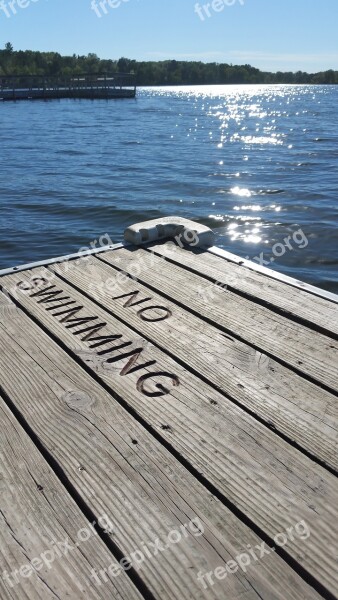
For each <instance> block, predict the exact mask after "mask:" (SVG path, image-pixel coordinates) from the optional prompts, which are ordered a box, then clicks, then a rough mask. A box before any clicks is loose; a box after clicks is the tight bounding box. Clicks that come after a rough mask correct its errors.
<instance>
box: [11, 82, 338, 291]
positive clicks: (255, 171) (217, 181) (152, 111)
mask: <svg viewBox="0 0 338 600" xmlns="http://www.w3.org/2000/svg"><path fill="white" fill-rule="evenodd" d="M337 113H338V88H337V87H336V86H307V85H306V86H298V85H295V86H292V85H275V86H273V85H266V86H250V85H241V86H239V85H238V86H234V85H230V86H186V87H183V86H182V87H161V88H142V89H140V90H139V91H138V97H137V99H136V100H115V101H110V102H107V101H99V100H98V101H85V100H83V101H72V100H63V101H55V102H47V103H44V102H38V101H37V102H28V103H25V102H23V103H20V102H18V103H5V104H3V105H0V119H1V129H0V143H1V149H2V153H3V157H4V158H5V160H3V161H2V162H1V165H0V267H5V266H13V265H15V264H19V263H22V262H27V261H32V260H38V259H43V258H47V257H50V256H55V255H60V254H65V253H68V252H71V251H76V250H77V249H78V248H80V247H82V246H85V245H88V244H89V243H90V242H91V241H93V240H95V239H98V237H99V236H100V235H102V234H104V233H109V235H110V237H111V238H112V240H113V241H120V240H121V239H122V234H123V230H124V228H125V227H126V226H127V225H129V224H131V223H135V222H138V221H142V220H145V219H150V218H156V217H160V216H162V215H175V214H177V215H180V216H184V217H187V218H192V219H195V220H198V221H200V222H202V223H205V224H206V225H209V226H210V227H212V228H213V229H215V230H216V232H217V234H218V238H217V244H218V245H219V246H221V247H224V248H227V249H229V250H230V251H232V252H234V253H235V254H239V255H241V256H249V257H250V258H253V257H255V256H257V255H259V253H260V252H265V253H266V252H267V253H269V251H270V250H271V248H272V247H273V245H274V244H275V243H282V242H283V240H284V239H285V237H287V236H288V235H291V236H292V235H294V233H295V232H296V231H298V230H299V228H302V231H303V232H304V234H305V235H306V237H307V239H308V244H307V246H306V247H304V248H302V249H300V248H299V247H297V246H296V245H295V247H294V249H293V250H292V251H291V250H289V251H288V252H286V253H285V254H284V255H283V256H281V257H279V258H278V260H277V259H276V260H275V262H274V265H273V268H275V269H280V270H282V271H284V272H286V273H288V274H290V275H292V276H295V277H298V278H300V279H303V280H305V281H310V282H311V283H315V284H317V285H320V286H323V287H326V288H329V289H331V290H335V291H338V278H337V264H338V233H337V224H338V207H337V193H338V183H337V172H338V151H337V147H338V146H337V142H338V133H337V130H336V129H335V128H334V127H333V123H334V122H337V119H338V114H337Z"/></svg>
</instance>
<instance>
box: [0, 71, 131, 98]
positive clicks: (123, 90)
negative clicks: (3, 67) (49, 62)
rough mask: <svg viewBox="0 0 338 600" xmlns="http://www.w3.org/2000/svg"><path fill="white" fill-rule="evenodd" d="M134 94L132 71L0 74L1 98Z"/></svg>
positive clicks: (89, 96)
mask: <svg viewBox="0 0 338 600" xmlns="http://www.w3.org/2000/svg"><path fill="white" fill-rule="evenodd" d="M135 96H136V83H135V77H134V75H131V74H121V73H112V74H108V73H106V74H103V75H97V74H95V75H76V76H70V77H42V76H36V77H28V76H16V75H15V76H0V100H55V99H62V98H78V99H81V98H87V99H91V100H94V99H106V100H111V99H114V98H135Z"/></svg>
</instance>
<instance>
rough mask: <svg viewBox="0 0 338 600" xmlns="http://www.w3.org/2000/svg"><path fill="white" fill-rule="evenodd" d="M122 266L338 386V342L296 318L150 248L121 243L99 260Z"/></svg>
mask: <svg viewBox="0 0 338 600" xmlns="http://www.w3.org/2000/svg"><path fill="white" fill-rule="evenodd" d="M102 257H104V260H105V261H106V262H109V263H110V264H115V265H116V266H119V267H120V268H121V269H123V270H126V271H127V272H128V269H134V272H135V269H136V265H139V274H138V275H137V278H138V279H139V280H140V281H141V282H142V283H146V284H147V285H151V286H153V287H154V288H155V289H156V290H157V291H158V292H162V293H165V294H166V295H168V296H169V298H170V299H171V300H173V301H174V302H179V303H181V304H182V305H183V306H185V307H187V308H188V309H190V310H194V311H195V312H196V314H198V315H199V316H201V317H204V318H206V319H208V320H209V321H212V322H213V323H214V324H215V325H216V326H221V327H222V328H224V329H226V331H227V332H229V333H230V335H231V334H235V335H236V336H240V338H241V339H242V340H244V341H245V342H248V343H250V344H253V345H254V346H256V347H257V348H259V349H260V350H262V351H263V352H266V353H268V354H271V355H272V356H274V357H276V358H278V359H280V360H282V361H283V362H285V363H287V364H288V365H291V366H292V367H294V368H295V369H297V370H298V371H299V372H301V373H304V374H306V375H309V376H310V377H311V378H313V379H315V380H316V381H318V382H319V383H322V384H324V385H325V386H328V387H330V388H332V389H333V390H335V391H338V341H335V340H332V339H330V338H328V337H326V336H324V335H322V334H320V333H318V332H314V331H312V330H311V329H309V328H307V327H304V326H302V325H300V324H298V323H295V322H293V321H291V320H290V319H287V318H285V317H283V316H281V315H279V314H276V313H275V312H273V311H272V310H269V309H268V308H265V307H264V306H259V305H257V304H255V303H254V302H251V301H250V300H247V299H246V298H242V297H240V296H238V295H236V294H235V293H233V292H231V291H229V290H228V289H222V288H220V287H219V286H215V285H214V284H213V283H211V282H208V281H206V280H205V279H203V278H201V277H200V276H199V275H195V274H193V273H190V272H189V271H187V270H185V269H182V268H181V267H180V266H177V265H174V264H172V263H169V262H168V261H166V262H165V267H164V264H163V259H161V258H160V257H156V256H154V255H152V254H150V253H149V252H147V251H146V250H143V249H138V250H134V251H133V250H131V249H129V248H121V249H120V250H115V251H113V252H107V253H104V254H103V255H100V259H102V260H103V258H102Z"/></svg>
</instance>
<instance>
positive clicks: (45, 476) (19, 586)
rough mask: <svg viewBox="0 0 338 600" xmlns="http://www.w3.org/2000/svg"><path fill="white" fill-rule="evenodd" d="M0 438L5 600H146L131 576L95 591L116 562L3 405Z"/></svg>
mask: <svg viewBox="0 0 338 600" xmlns="http://www.w3.org/2000/svg"><path fill="white" fill-rule="evenodd" d="M0 437H1V444H0V465H1V467H0V469H1V472H0V498H1V504H0V506H1V507H0V523H1V527H0V550H1V552H0V597H1V599H2V600H5V599H7V598H8V599H13V598H15V599H23V598H33V599H34V600H39V599H41V600H46V599H49V598H51V599H52V598H53V599H55V598H79V599H80V598H83V599H85V598H88V597H90V598H93V599H97V600H100V599H106V600H111V599H116V600H122V599H125V600H137V599H139V600H141V598H142V597H143V596H141V594H140V593H139V592H138V591H137V589H136V588H135V587H134V585H133V584H132V583H131V581H130V579H129V578H128V576H127V575H126V573H125V572H123V573H122V574H121V577H119V578H116V579H113V578H112V577H111V576H110V577H109V579H108V580H107V583H106V585H104V586H102V587H97V586H96V585H95V581H94V580H93V578H92V577H91V572H92V569H94V568H98V567H99V568H100V569H103V568H105V567H106V566H107V565H110V564H116V565H117V564H118V563H117V560H116V559H115V558H114V556H113V555H112V554H111V553H110V552H109V550H108V549H107V547H106V546H105V544H104V543H103V541H102V540H101V539H100V537H99V536H98V534H97V531H96V530H95V528H94V527H93V526H92V523H90V522H89V521H88V520H87V519H86V518H85V516H84V515H83V514H82V512H81V511H80V509H79V508H78V507H77V505H76V504H75V502H74V500H73V499H72V498H71V497H70V495H69V493H68V492H67V490H66V489H65V487H64V486H63V485H62V484H61V483H60V481H59V479H58V478H57V477H56V475H55V474H54V472H53V471H52V469H51V468H50V467H49V465H48V463H47V462H46V461H45V459H44V458H43V457H42V455H41V454H40V452H39V451H38V450H37V448H36V446H35V445H34V444H33V442H32V441H31V439H30V437H29V436H28V435H27V433H26V432H25V431H24V430H23V429H22V427H21V426H20V424H19V423H18V421H17V420H16V419H15V418H14V417H13V414H12V413H11V412H10V410H9V409H8V407H7V406H6V404H5V402H4V400H3V399H2V398H1V397H0ZM100 517H101V519H100V522H101V523H102V524H106V525H109V523H108V521H107V520H106V519H104V518H102V517H103V515H100Z"/></svg>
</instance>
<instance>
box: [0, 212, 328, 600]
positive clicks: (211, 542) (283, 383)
mask: <svg viewBox="0 0 338 600" xmlns="http://www.w3.org/2000/svg"><path fill="white" fill-rule="evenodd" d="M168 235H169V236H170V237H171V240H170V241H168V240H167V239H166V238H167V236H168ZM126 240H127V241H126V243H125V244H119V245H116V246H110V247H105V248H101V249H100V250H94V251H90V252H87V253H86V254H85V255H81V256H80V255H78V254H76V255H72V256H67V257H61V258H56V259H53V260H48V261H43V262H41V263H35V264H32V265H25V266H23V267H16V268H13V269H7V270H5V271H1V272H0V290H1V291H0V433H1V444H0V454H1V460H0V465H1V467H0V490H1V504H0V522H1V533H0V548H1V554H0V556H1V558H0V598H1V600H7V599H8V600H13V599H15V600H16V599H19V600H21V599H26V598H27V599H28V598H29V599H34V600H35V599H41V600H46V599H59V600H66V599H73V598H74V599H82V598H83V599H85V598H86V599H87V598H90V599H91V598H93V599H107V600H108V599H109V600H111V599H116V600H141V599H142V598H144V599H146V600H262V599H263V600H319V599H320V598H325V599H329V600H333V599H337V598H338V569H337V560H338V545H337V539H338V536H337V533H338V502H337V499H338V481H337V471H338V462H337V448H338V400H337V395H338V377H337V367H338V360H337V359H338V341H337V340H338V318H337V314H338V311H337V309H338V306H337V304H338V297H337V296H335V295H334V294H330V293H329V292H324V291H322V290H319V289H318V288H314V287H312V286H309V285H307V284H303V283H301V282H298V281H296V280H293V279H290V278H288V277H284V276H282V275H279V274H277V273H275V272H273V271H270V270H268V269H266V268H263V267H262V268H259V267H257V265H255V264H254V263H249V262H248V261H243V260H241V259H240V258H239V257H236V256H234V255H232V254H230V253H227V252H225V251H221V250H219V249H217V248H215V247H213V246H212V245H211V244H212V243H213V242H212V233H211V232H210V231H209V230H208V229H207V228H205V227H203V226H200V225H198V224H197V223H192V222H189V221H188V222H185V221H184V220H180V219H167V220H164V221H163V222H160V223H158V222H155V223H153V222H148V223H146V224H141V225H138V226H134V227H131V228H129V230H127V232H126ZM139 243H141V244H142V246H138V245H136V244H139ZM183 244H185V245H183ZM189 246H190V247H189ZM205 246H209V247H208V249H207V248H206V247H205Z"/></svg>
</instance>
